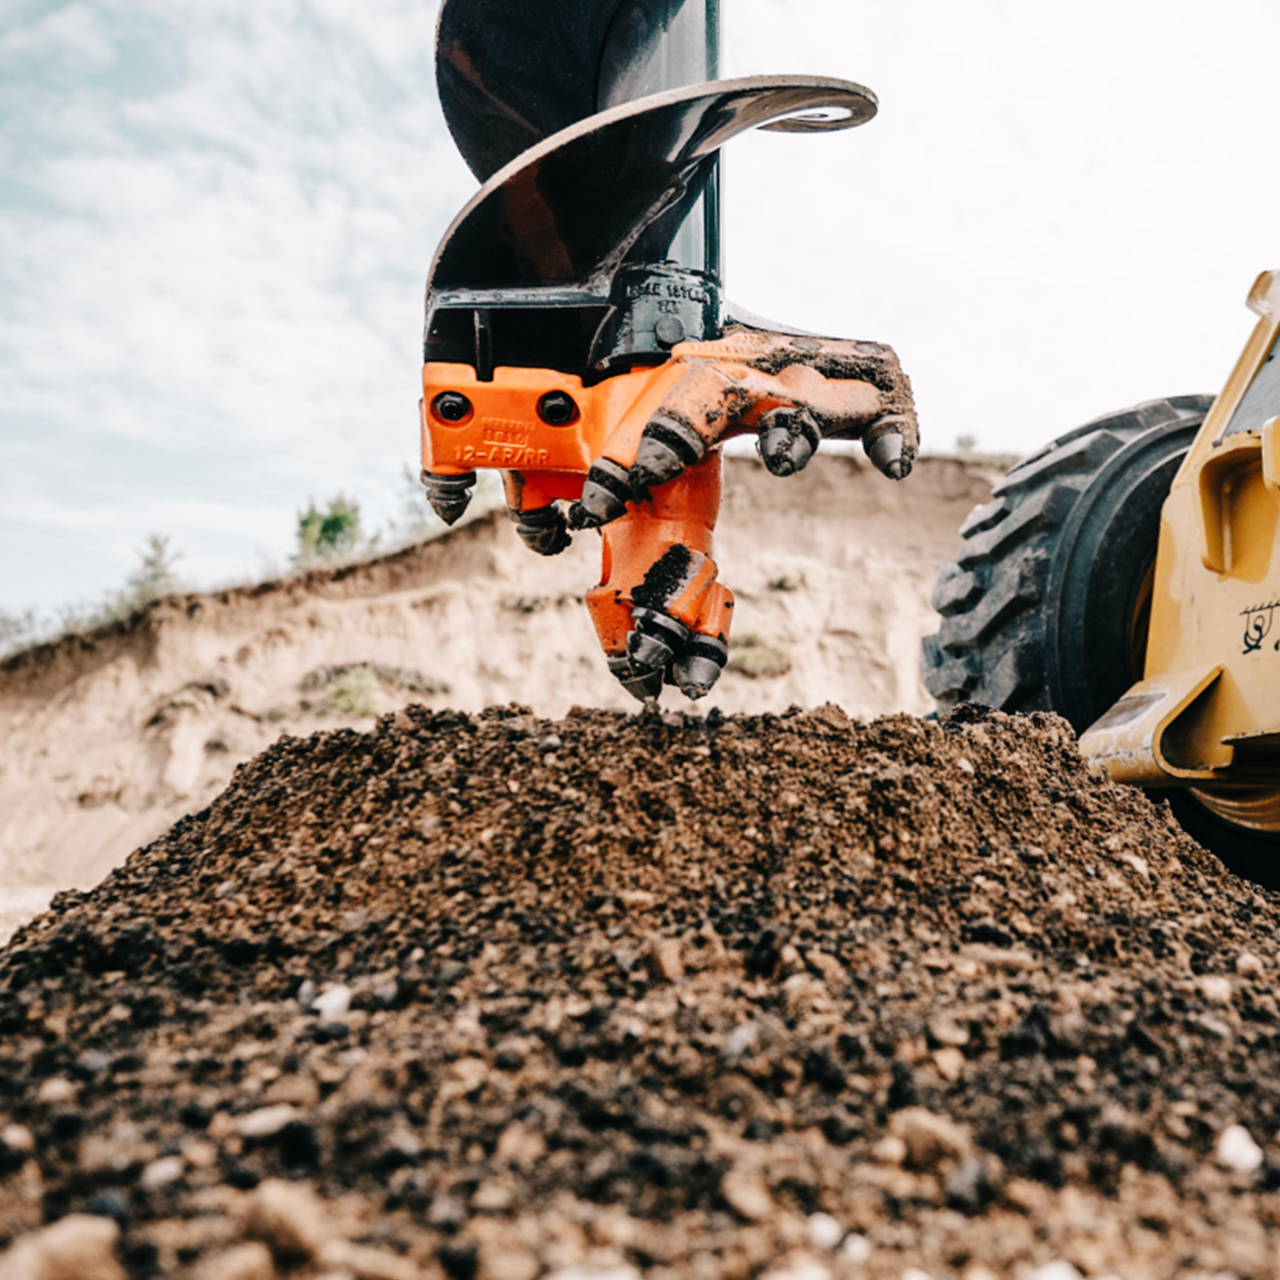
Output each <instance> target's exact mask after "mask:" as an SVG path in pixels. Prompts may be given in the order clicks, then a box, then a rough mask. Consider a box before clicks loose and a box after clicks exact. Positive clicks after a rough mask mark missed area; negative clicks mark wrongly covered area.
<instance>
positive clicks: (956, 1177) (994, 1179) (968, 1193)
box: [946, 1156, 1003, 1213]
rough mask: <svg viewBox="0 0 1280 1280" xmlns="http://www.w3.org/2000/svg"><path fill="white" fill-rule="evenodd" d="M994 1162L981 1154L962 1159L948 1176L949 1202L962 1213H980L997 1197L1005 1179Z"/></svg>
mask: <svg viewBox="0 0 1280 1280" xmlns="http://www.w3.org/2000/svg"><path fill="white" fill-rule="evenodd" d="M994 1163H995V1162H993V1161H991V1162H989V1161H987V1160H985V1159H983V1158H982V1157H981V1156H969V1157H968V1159H965V1160H962V1161H961V1162H960V1163H959V1164H958V1165H957V1166H956V1167H955V1168H954V1169H953V1170H952V1171H951V1173H950V1174H949V1175H948V1177H947V1184H946V1189H947V1203H948V1204H949V1205H950V1206H951V1207H952V1208H953V1209H959V1210H960V1212H961V1213H980V1212H981V1211H982V1210H983V1209H984V1208H985V1207H986V1206H987V1205H988V1204H990V1203H991V1201H992V1200H994V1199H995V1197H996V1193H997V1191H998V1190H999V1184H1000V1182H1001V1181H1003V1179H1002V1178H1001V1176H1000V1174H999V1172H998V1171H997V1169H994V1168H993V1167H992V1165H993V1164H994Z"/></svg>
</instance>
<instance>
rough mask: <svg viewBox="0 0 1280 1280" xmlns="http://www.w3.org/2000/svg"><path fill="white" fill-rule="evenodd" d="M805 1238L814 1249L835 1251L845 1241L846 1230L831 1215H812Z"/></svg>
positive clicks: (805, 1229)
mask: <svg viewBox="0 0 1280 1280" xmlns="http://www.w3.org/2000/svg"><path fill="white" fill-rule="evenodd" d="M804 1236H805V1239H806V1240H807V1241H808V1242H809V1244H810V1246H811V1247H812V1248H814V1249H825V1250H831V1249H834V1248H835V1247H836V1246H837V1245H838V1244H839V1243H840V1241H841V1240H843V1239H844V1228H843V1227H842V1226H841V1225H840V1224H839V1223H838V1222H837V1221H836V1220H835V1219H834V1218H833V1217H832V1216H831V1215H830V1214H829V1213H811V1214H810V1215H809V1219H808V1221H807V1222H806V1223H805V1224H804Z"/></svg>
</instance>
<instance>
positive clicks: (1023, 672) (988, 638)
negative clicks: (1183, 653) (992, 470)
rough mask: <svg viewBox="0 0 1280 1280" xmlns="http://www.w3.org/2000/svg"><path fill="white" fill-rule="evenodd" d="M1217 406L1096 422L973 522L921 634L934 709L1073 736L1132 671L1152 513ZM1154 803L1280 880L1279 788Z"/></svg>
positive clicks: (1186, 794) (1185, 402) (1141, 634)
mask: <svg viewBox="0 0 1280 1280" xmlns="http://www.w3.org/2000/svg"><path fill="white" fill-rule="evenodd" d="M1212 402H1213V401H1212V397H1210V396H1176V397H1173V398H1171V399H1168V400H1152V401H1149V402H1148V403H1146V404H1142V405H1139V406H1138V407H1137V408H1135V409H1130V410H1128V411H1127V412H1125V413H1119V414H1115V415H1112V416H1110V417H1106V418H1099V419H1097V420H1096V421H1094V422H1091V423H1089V424H1087V425H1086V426H1083V427H1080V428H1078V429H1077V430H1075V431H1072V432H1070V433H1069V434H1067V435H1065V436H1063V437H1062V438H1061V439H1059V440H1055V441H1054V442H1053V444H1051V445H1049V446H1048V447H1047V448H1045V449H1042V450H1041V451H1040V452H1039V453H1038V454H1036V455H1035V456H1034V457H1033V458H1029V459H1028V460H1027V461H1026V462H1024V463H1022V464H1021V465H1020V466H1018V467H1015V468H1014V469H1013V470H1012V471H1011V472H1009V474H1008V475H1007V476H1006V477H1005V479H1004V481H1003V482H1002V483H1001V484H1000V485H999V486H997V488H996V490H995V493H994V499H993V501H991V502H990V503H987V504H986V505H985V506H981V507H978V508H976V509H975V510H974V511H973V512H971V513H970V515H969V518H968V519H967V520H966V521H965V523H964V525H963V526H962V528H961V535H962V537H963V539H964V542H963V546H962V548H961V550H960V554H959V555H958V556H957V558H956V560H955V562H954V563H952V564H949V565H946V566H945V567H944V568H943V569H942V571H941V572H940V573H939V575H938V579H937V582H936V583H935V585H934V589H933V606H934V608H935V609H936V610H937V611H938V612H939V613H940V614H941V615H942V623H941V626H940V628H939V630H938V634H937V635H934V636H929V637H927V638H926V639H925V641H924V662H923V674H924V682H925V686H926V687H927V688H928V690H929V692H930V693H931V694H933V696H934V698H936V699H937V702H938V705H939V707H940V708H942V709H943V710H949V709H951V708H953V707H955V706H957V705H959V704H960V703H963V702H976V703H980V704H984V705H986V706H990V707H995V708H998V709H1000V710H1003V711H1056V712H1058V714H1059V715H1062V716H1065V717H1066V719H1067V720H1069V721H1070V722H1071V724H1072V727H1073V728H1074V729H1075V730H1076V732H1077V733H1080V732H1083V731H1084V730H1085V729H1086V728H1088V727H1089V725H1091V724H1092V723H1093V722H1094V721H1095V720H1096V719H1097V718H1098V717H1099V716H1101V715H1102V714H1103V712H1105V711H1106V710H1107V709H1108V708H1109V707H1110V706H1112V705H1113V704H1114V703H1115V702H1116V700H1117V699H1118V698H1120V697H1121V695H1122V694H1124V692H1125V691H1126V690H1127V689H1128V688H1129V687H1130V686H1131V685H1132V684H1134V683H1135V682H1136V681H1137V680H1140V679H1141V678H1142V669H1143V660H1144V657H1145V654H1146V644H1147V627H1148V623H1149V621H1150V606H1151V588H1152V583H1153V580H1154V573H1155V558H1156V547H1157V542H1158V539H1159V532H1160V510H1161V507H1162V506H1163V504H1164V499H1165V497H1166V495H1167V494H1168V492H1169V485H1170V483H1171V482H1172V480H1173V476H1174V473H1175V472H1176V471H1177V469H1178V466H1179V464H1180V463H1181V461H1182V458H1183V455H1184V454H1185V453H1186V451H1187V449H1188V448H1189V446H1190V444H1191V441H1192V440H1193V439H1194V437H1195V434H1196V431H1197V430H1198V429H1199V427H1200V424H1201V422H1202V421H1203V420H1204V415H1205V413H1206V412H1208V409H1209V406H1210V405H1211V404H1212ZM1152 796H1153V798H1154V799H1167V800H1168V801H1169V803H1170V806H1171V808H1172V810H1173V812H1174V815H1175V816H1176V817H1177V819H1178V821H1179V822H1180V823H1181V824H1182V826H1183V827H1184V828H1185V829H1186V831H1187V832H1188V833H1189V834H1190V835H1191V836H1192V837H1193V838H1194V839H1196V840H1197V841H1199V842H1200V843H1201V844H1202V845H1204V846H1205V847H1206V848H1209V849H1211V850H1212V851H1213V852H1214V853H1216V854H1217V855H1218V856H1219V857H1220V858H1221V859H1222V860H1223V862H1225V863H1226V865H1227V866H1228V867H1230V868H1231V869H1232V870H1233V871H1235V872H1236V873H1237V874H1240V875H1244V876H1247V877H1248V878H1249V879H1252V880H1256V881H1259V882H1260V883H1263V884H1266V885H1268V886H1272V887H1280V792H1277V791H1268V790H1260V791H1244V790H1225V789H1222V790H1216V791H1215V790H1211V789H1200V788H1188V789H1182V788H1176V787H1171V788H1168V789H1163V790H1160V791H1155V792H1152Z"/></svg>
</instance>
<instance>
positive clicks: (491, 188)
mask: <svg viewBox="0 0 1280 1280" xmlns="http://www.w3.org/2000/svg"><path fill="white" fill-rule="evenodd" d="M718 20H719V15H718V0H621V2H620V0H445V3H444V5H443V6H442V8H441V11H440V23H439V29H438V32H437V42H436V74H437V79H438V82H439V86H440V96H441V100H442V103H443V106H444V112H445V117H446V119H447V120H448V123H449V127H450V129H451V130H452V132H453V135H454V138H455V140H456V141H457V143H458V147H459V149H460V150H461V152H462V154H463V156H464V157H465V158H466V160H467V163H468V164H469V165H470V166H471V168H472V170H473V171H474V172H475V174H476V176H477V177H478V178H479V179H480V180H481V182H482V184H483V185H482V186H481V188H480V190H479V191H478V192H477V193H476V195H475V196H474V197H473V198H472V200H471V201H470V202H469V203H468V204H467V206H466V207H465V208H464V209H463V210H462V212H461V213H459V214H458V216H457V217H456V218H455V219H454V221H453V223H452V225H451V226H450V227H449V229H448V231H447V232H446V233H445V236H444V239H443V240H442V241H441V244H440V247H439V248H438V249H437V251H436V256H435V260H434V262H433V263H432V267H431V275H430V279H429V281H428V285H427V321H426V333H425V343H424V356H425V365H424V368H423V377H422V383H423V399H422V405H421V422H422V465H423V471H422V480H423V483H424V484H425V486H426V488H427V494H428V497H429V498H430V500H431V504H432V506H433V507H434V509H435V510H436V512H437V513H438V514H439V515H440V516H441V518H443V519H444V520H445V521H447V522H448V523H450V524H452V523H453V522H454V521H455V520H456V519H458V517H459V516H460V515H461V514H462V513H463V511H465V509H466V507H467V504H468V502H469V501H470V498H471V494H472V491H473V488H474V485H475V480H476V474H475V473H476V470H477V469H478V468H484V467H488V468H495V469H498V470H500V471H502V472H503V474H504V481H505V488H506V499H507V506H508V509H509V512H510V515H511V518H512V519H513V520H514V521H515V524H516V529H517V532H518V533H519V534H520V536H521V538H522V539H523V540H524V542H525V543H526V544H527V545H528V546H529V547H530V548H532V549H533V550H534V551H536V552H539V553H540V554H542V555H555V554H556V553H558V552H560V551H563V550H564V548H565V547H567V546H568V545H569V541H570V539H571V537H572V531H573V530H578V529H586V528H599V529H601V531H602V534H603V542H604V569H603V574H602V579H601V582H600V584H599V585H598V586H597V587H595V588H594V589H593V590H591V591H590V592H588V594H587V607H588V609H589V610H590V613H591V618H592V621H593V622H594V624H595V628H596V632H597V634H598V635H599V637H600V643H601V645H602V647H603V649H604V652H605V656H606V658H607V660H608V663H609V669H610V670H611V671H612V672H613V673H614V675H615V676H617V678H618V679H619V680H620V681H621V683H622V685H623V687H624V688H626V689H627V690H628V691H629V692H630V693H632V694H633V695H634V696H635V697H637V698H640V699H642V700H647V699H651V698H656V697H657V696H658V695H659V694H660V693H661V691H662V686H663V684H664V682H666V683H673V684H676V685H678V686H679V688H680V690H681V691H682V692H683V693H684V694H685V695H686V696H688V697H690V698H700V697H702V696H703V695H704V694H705V693H707V691H708V690H709V689H710V688H711V686H712V685H713V684H714V683H715V681H716V680H717V678H718V677H719V675H720V672H721V670H722V669H723V667H724V665H725V661H726V659H727V658H728V652H729V649H728V640H729V623H730V616H731V614H732V610H733V595H732V593H731V592H730V591H729V589H728V588H727V587H726V586H724V584H723V583H721V582H720V581H719V580H718V577H717V570H716V564H715V561H714V560H713V559H712V534H713V531H714V528H715V522H716V516H717V514H718V512H719V507H720V477H721V450H720V445H721V444H722V443H723V442H724V441H725V440H727V439H729V438H731V437H733V436H737V435H743V434H746V433H754V435H755V436H756V440H757V445H758V448H759V450H760V453H761V456H762V457H763V459H764V462H765V465H766V466H767V467H768V469H769V470H770V471H771V472H773V473H774V474H775V475H781V476H785V475H790V474H792V473H794V472H796V471H799V470H800V469H801V468H802V467H803V466H804V465H805V464H806V463H807V462H808V461H809V459H810V457H812V455H813V453H814V451H815V450H816V449H817V447H818V444H819V442H820V441H821V440H823V439H831V438H842V439H861V440H862V442H863V445H864V447H865V449H866V452H867V455H868V456H869V457H870V459H871V460H872V462H873V463H874V464H875V466H876V467H877V468H878V469H879V470H880V471H882V472H883V473H884V474H885V475H887V476H889V477H891V478H892V479H894V480H900V479H902V478H903V477H905V476H906V475H907V474H908V472H909V471H910V470H911V464H912V462H913V460H914V458H915V454H916V447H917V441H918V432H917V428H916V417H915V409H914V406H913V404H912V399H911V387H910V384H909V382H908V381H907V378H906V375H905V374H904V373H903V372H902V369H901V366H900V365H899V363H898V360H897V357H896V356H895V355H894V353H893V351H892V350H891V349H890V348H889V347H886V346H884V345H882V344H880V343H874V342H851V341H843V340H837V339H830V338H822V337H817V336H814V335H812V334H808V333H804V332H801V331H799V330H793V329H784V328H781V327H779V326H775V325H772V324H770V323H769V322H766V321H760V320H757V319H756V318H754V317H751V316H749V315H746V314H745V313H741V312H737V311H736V310H735V309H734V308H733V306H732V305H731V304H728V303H726V302H725V301H724V300H723V299H722V295H721V284H722V280H721V269H720V234H719V233H720V226H719V178H720V148H721V147H722V146H723V145H724V144H725V143H726V142H727V141H728V140H729V139H730V138H732V137H735V136H736V135H737V134H739V133H742V132H744V131H745V130H748V129H755V128H760V129H767V130H773V131H786V132H797V133H809V132H817V131H823V130H835V129H846V128H850V127H852V126H854V125H859V124H862V123H864V122H865V121H867V120H869V119H870V118H871V117H872V116H873V115H874V114H875V111H876V101H875V97H874V96H873V95H872V93H871V92H870V91H869V90H867V89H864V88H862V87H861V86H860V85H856V84H852V83H850V82H848V81H844V80H834V79H828V78H824V77H816V76H753V77H750V78H747V79H739V80H717V79H716V78H715V77H716V73H717V72H716V64H717V60H718Z"/></svg>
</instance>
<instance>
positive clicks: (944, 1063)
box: [933, 1045, 964, 1084]
mask: <svg viewBox="0 0 1280 1280" xmlns="http://www.w3.org/2000/svg"><path fill="white" fill-rule="evenodd" d="M933 1065H934V1066H935V1067H937V1068H938V1074H939V1075H940V1076H941V1077H942V1078H943V1079H944V1080H949V1081H951V1082H952V1083H953V1084H954V1083H955V1081H957V1080H959V1079H960V1077H961V1076H962V1075H964V1054H963V1053H961V1052H960V1050H959V1049H956V1048H954V1047H952V1046H950V1045H948V1046H947V1048H945V1049H938V1050H937V1051H936V1052H935V1053H934V1055H933Z"/></svg>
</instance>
